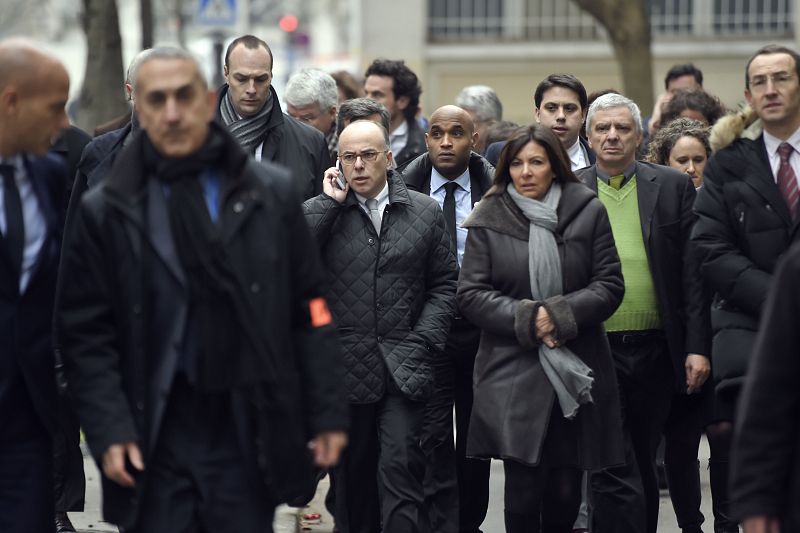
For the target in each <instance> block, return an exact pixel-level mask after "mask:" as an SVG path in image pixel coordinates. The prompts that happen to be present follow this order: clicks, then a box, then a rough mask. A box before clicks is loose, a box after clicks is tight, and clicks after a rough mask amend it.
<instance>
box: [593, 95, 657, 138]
mask: <svg viewBox="0 0 800 533" xmlns="http://www.w3.org/2000/svg"><path fill="white" fill-rule="evenodd" d="M612 107H627V108H628V110H629V111H630V112H631V117H633V124H634V126H635V127H636V132H637V133H642V132H643V131H644V130H643V128H642V113H641V111H639V106H638V105H636V102H634V101H633V100H631V99H630V98H628V97H626V96H622V95H621V94H617V93H608V94H604V95H603V96H600V97H598V98H597V100H595V101H594V102H592V105H590V106H589V111H588V113H586V135H587V136H588V135H589V134H590V133H591V131H592V122H593V121H594V114H595V113H596V112H598V111H600V110H601V109H610V108H612Z"/></svg>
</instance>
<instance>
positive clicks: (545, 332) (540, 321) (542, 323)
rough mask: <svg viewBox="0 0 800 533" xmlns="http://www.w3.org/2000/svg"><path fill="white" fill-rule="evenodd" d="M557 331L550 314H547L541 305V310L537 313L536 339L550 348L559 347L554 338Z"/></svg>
mask: <svg viewBox="0 0 800 533" xmlns="http://www.w3.org/2000/svg"><path fill="white" fill-rule="evenodd" d="M555 330H556V327H555V325H554V324H553V321H552V319H551V318H550V313H548V312H547V309H545V308H544V306H543V305H540V306H539V310H538V311H536V338H537V339H539V340H540V341H542V342H543V343H545V345H547V346H548V347H549V348H555V347H556V346H558V341H556V339H555V337H554V336H553V333H555Z"/></svg>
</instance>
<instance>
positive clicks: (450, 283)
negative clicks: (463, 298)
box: [413, 205, 458, 351]
mask: <svg viewBox="0 0 800 533" xmlns="http://www.w3.org/2000/svg"><path fill="white" fill-rule="evenodd" d="M431 211H432V212H433V224H432V232H431V240H430V243H429V248H428V256H427V268H426V270H427V272H426V275H425V305H424V307H423V308H422V312H421V313H420V314H419V317H418V319H417V322H416V324H414V328H413V329H414V332H415V333H417V334H419V335H420V336H421V337H422V338H423V339H425V342H426V343H427V344H428V345H430V346H431V347H434V348H436V349H437V350H439V351H442V350H444V346H445V343H446V342H447V336H448V334H449V333H450V322H451V321H452V318H453V314H454V313H455V312H456V280H457V277H458V264H457V263H456V255H455V250H454V249H453V243H452V241H451V240H450V236H449V234H448V233H447V228H446V226H445V223H444V215H443V214H442V210H441V209H439V206H438V205H433V206H432V207H431Z"/></svg>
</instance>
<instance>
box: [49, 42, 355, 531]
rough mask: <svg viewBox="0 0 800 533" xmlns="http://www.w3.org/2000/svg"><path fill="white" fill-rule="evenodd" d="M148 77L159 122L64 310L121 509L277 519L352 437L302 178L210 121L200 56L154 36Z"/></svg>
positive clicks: (153, 519)
mask: <svg viewBox="0 0 800 533" xmlns="http://www.w3.org/2000/svg"><path fill="white" fill-rule="evenodd" d="M134 90H135V91H136V92H137V95H138V98H137V107H136V112H137V116H138V118H139V122H140V124H141V126H142V130H143V131H142V132H140V133H138V134H136V135H134V137H133V138H132V139H131V141H130V144H129V145H128V146H127V147H126V148H125V149H123V151H122V152H121V153H120V154H119V156H118V157H117V160H116V162H115V164H114V167H113V168H112V170H111V173H110V175H109V176H108V177H107V178H106V179H105V180H104V181H103V183H102V184H101V185H100V186H98V187H96V188H94V189H92V190H90V191H89V192H88V193H86V194H85V195H84V198H83V199H82V201H81V205H80V208H79V210H78V212H77V216H76V220H75V227H74V230H73V234H72V236H71V238H70V239H69V241H68V245H67V248H66V249H65V251H64V269H63V272H64V275H65V276H66V277H67V279H69V281H70V282H69V283H65V284H64V288H63V294H62V298H61V302H60V309H59V314H58V324H59V331H60V335H61V346H62V351H63V354H64V359H65V369H66V373H67V378H68V381H69V386H70V389H71V392H72V394H73V397H74V398H75V403H76V407H77V411H78V416H79V418H80V420H81V425H82V427H83V428H84V431H85V433H86V439H87V442H88V444H89V447H90V449H91V451H92V454H93V456H94V457H95V459H96V461H97V462H98V463H99V465H100V468H101V470H102V474H103V477H102V484H103V512H104V516H105V519H106V520H107V521H109V522H112V523H115V524H118V525H119V526H120V527H121V528H124V529H125V531H126V532H136V533H138V532H147V533H158V532H165V533H166V532H173V531H195V530H201V531H215V532H234V531H235V532H237V533H238V532H262V531H271V524H272V520H273V513H274V506H275V505H276V504H277V503H280V502H284V501H287V500H289V499H292V498H295V497H297V496H298V495H300V494H303V493H305V491H306V490H308V486H309V485H310V484H312V483H313V482H314V472H313V470H312V459H313V461H314V462H315V463H316V464H317V465H319V466H322V467H328V466H332V465H333V464H335V463H336V461H337V459H338V455H339V452H340V450H341V449H342V447H343V445H344V443H345V440H346V437H345V434H344V430H346V427H347V412H346V404H345V403H344V392H343V389H342V387H341V363H340V348H339V345H338V341H337V338H336V332H335V328H334V326H333V324H332V320H331V314H330V312H329V311H328V308H327V304H326V301H325V299H324V297H323V292H324V281H323V280H324V276H323V273H322V269H321V266H320V262H319V257H318V255H317V253H316V249H315V247H314V244H313V240H312V238H311V235H310V233H309V232H308V230H307V228H306V226H305V224H304V220H303V217H302V212H301V210H300V206H299V204H300V201H299V196H298V195H297V194H296V192H297V191H296V189H295V188H294V186H293V184H292V181H291V178H290V176H288V175H287V173H286V172H285V171H282V170H281V169H279V168H277V167H274V166H271V165H264V164H259V163H256V162H255V161H253V159H252V158H250V157H248V156H247V154H246V153H244V152H243V151H242V150H241V148H239V146H238V145H237V143H236V141H235V139H234V138H233V137H232V136H231V135H230V134H229V133H228V132H227V131H226V130H225V129H224V128H223V127H221V126H219V125H218V124H216V123H212V122H211V120H212V118H213V115H214V110H215V105H214V103H215V95H214V94H213V93H210V92H208V87H207V84H206V82H205V80H204V79H203V77H202V73H201V68H200V66H199V64H198V63H197V61H196V60H195V59H194V58H193V57H192V56H191V55H190V54H189V53H188V52H186V51H184V50H181V49H178V48H156V49H153V50H152V51H151V52H150V54H148V56H147V57H146V58H145V59H143V61H142V63H141V65H140V67H139V72H138V75H137V78H136V80H135V82H134ZM309 450H311V451H309Z"/></svg>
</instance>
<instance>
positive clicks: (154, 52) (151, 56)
mask: <svg viewBox="0 0 800 533" xmlns="http://www.w3.org/2000/svg"><path fill="white" fill-rule="evenodd" d="M144 52H147V53H146V54H145V53H144ZM139 55H141V56H142V57H139V56H137V57H136V58H134V61H136V60H137V58H138V64H137V65H135V68H134V70H133V76H132V79H131V82H132V83H131V85H133V90H134V92H135V91H136V90H137V88H138V85H139V78H138V76H139V70H140V69H141V68H142V65H144V64H145V63H148V62H150V61H154V60H156V59H182V60H184V61H189V62H191V63H192V64H194V66H195V70H197V77H198V78H199V79H200V81H201V82H202V84H203V87H204V88H205V89H208V80H207V79H206V76H205V74H204V73H203V68H202V67H201V66H200V61H198V60H197V58H196V57H195V56H194V54H192V53H191V52H189V51H188V50H185V49H183V48H178V47H177V46H157V47H155V48H150V49H149V50H144V51H143V52H140V53H139ZM128 75H129V77H131V72H130V68H129V69H128Z"/></svg>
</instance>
